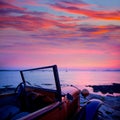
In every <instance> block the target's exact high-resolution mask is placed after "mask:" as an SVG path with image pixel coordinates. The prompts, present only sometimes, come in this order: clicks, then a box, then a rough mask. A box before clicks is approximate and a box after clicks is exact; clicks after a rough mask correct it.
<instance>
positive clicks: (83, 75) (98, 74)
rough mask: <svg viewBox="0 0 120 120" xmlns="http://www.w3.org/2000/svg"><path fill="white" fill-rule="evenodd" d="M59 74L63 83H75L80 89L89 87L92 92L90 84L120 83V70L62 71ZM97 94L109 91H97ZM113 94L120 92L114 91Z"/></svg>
mask: <svg viewBox="0 0 120 120" xmlns="http://www.w3.org/2000/svg"><path fill="white" fill-rule="evenodd" d="M59 76H60V81H61V83H63V84H71V85H74V86H76V87H78V88H79V89H80V90H82V89H88V90H89V91H90V92H91V93H94V92H93V88H92V87H88V86H89V85H112V84H113V83H118V84H120V71H104V70H103V71H102V70H101V71H100V70H91V71H90V70H88V71H82V70H80V71H79V70H78V71H77V70H76V71H60V72H59ZM96 94H99V95H109V93H106V94H103V93H101V92H97V93H96ZM112 95H120V94H119V93H113V94H112Z"/></svg>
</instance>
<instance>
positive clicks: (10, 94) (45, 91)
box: [0, 65, 99, 120]
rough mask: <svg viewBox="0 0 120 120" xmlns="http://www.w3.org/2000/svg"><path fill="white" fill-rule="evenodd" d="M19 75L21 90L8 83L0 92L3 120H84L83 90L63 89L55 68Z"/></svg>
mask: <svg viewBox="0 0 120 120" xmlns="http://www.w3.org/2000/svg"><path fill="white" fill-rule="evenodd" d="M7 72H8V71H7ZM18 72H19V75H20V77H21V80H22V81H21V83H19V84H18V86H16V87H11V85H10V84H9V83H8V81H7V82H6V85H4V87H3V86H2V87H1V89H0V120H16V119H19V120H36V119H37V120H78V119H81V118H80V117H79V116H81V115H80V114H81V112H80V111H81V110H80V97H79V95H80V90H79V89H78V88H76V87H75V86H73V85H71V86H64V87H62V86H61V85H60V80H59V75H58V70H57V66H56V65H53V66H47V67H41V68H35V69H28V70H21V71H18ZM1 78H2V77H1ZM16 82H17V81H16ZM0 83H1V84H2V82H0ZM11 83H12V78H11ZM98 105H99V102H98V103H97V106H98ZM90 107H91V106H90ZM92 118H93V117H92ZM81 120H82V119H81Z"/></svg>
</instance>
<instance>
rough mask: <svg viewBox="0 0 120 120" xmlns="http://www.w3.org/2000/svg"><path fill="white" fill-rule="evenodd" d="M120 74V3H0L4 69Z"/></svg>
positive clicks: (20, 0) (43, 0)
mask: <svg viewBox="0 0 120 120" xmlns="http://www.w3.org/2000/svg"><path fill="white" fill-rule="evenodd" d="M54 64H56V65H58V67H59V68H80V69H120V0H0V69H16V68H18V69H23V68H34V67H40V66H48V65H54Z"/></svg>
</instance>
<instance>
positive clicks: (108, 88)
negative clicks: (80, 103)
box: [86, 83, 120, 94]
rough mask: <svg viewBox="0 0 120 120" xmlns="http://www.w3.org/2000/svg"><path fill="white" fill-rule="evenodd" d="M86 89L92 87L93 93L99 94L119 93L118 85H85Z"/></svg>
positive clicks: (119, 84) (119, 85) (119, 87)
mask: <svg viewBox="0 0 120 120" xmlns="http://www.w3.org/2000/svg"><path fill="white" fill-rule="evenodd" d="M86 87H92V88H93V92H94V93H96V92H101V93H102V94H106V93H109V94H114V93H120V83H112V85H87V86H86Z"/></svg>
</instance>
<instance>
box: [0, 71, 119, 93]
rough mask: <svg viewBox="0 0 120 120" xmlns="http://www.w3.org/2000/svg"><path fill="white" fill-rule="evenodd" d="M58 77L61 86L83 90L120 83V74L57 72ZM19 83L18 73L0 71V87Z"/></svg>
mask: <svg viewBox="0 0 120 120" xmlns="http://www.w3.org/2000/svg"><path fill="white" fill-rule="evenodd" d="M59 77H60V83H61V84H66V85H75V86H77V87H78V88H80V89H83V88H85V86H86V85H110V84H112V83H120V72H109V71H67V72H66V71H59ZM30 78H31V77H30ZM3 79H4V80H3ZM31 79H32V78H31ZM11 80H12V81H11ZM32 80H33V79H32ZM20 81H21V77H20V74H19V72H10V73H8V74H6V73H4V71H0V87H2V86H5V85H6V84H7V83H11V84H14V86H17V84H18V83H19V82H20ZM47 81H48V80H47ZM47 83H49V82H47ZM11 84H9V85H11ZM87 89H88V90H89V91H90V92H92V88H90V87H87ZM98 94H100V93H98Z"/></svg>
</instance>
